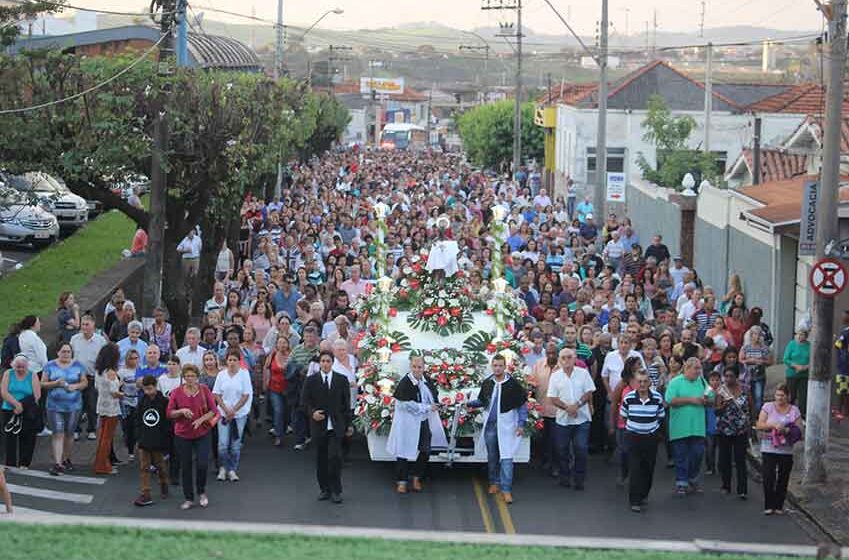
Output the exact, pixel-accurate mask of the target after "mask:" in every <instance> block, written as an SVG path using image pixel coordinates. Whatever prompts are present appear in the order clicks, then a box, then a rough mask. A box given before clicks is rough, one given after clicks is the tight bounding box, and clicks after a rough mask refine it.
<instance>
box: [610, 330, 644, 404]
mask: <svg viewBox="0 0 849 560" xmlns="http://www.w3.org/2000/svg"><path fill="white" fill-rule="evenodd" d="M618 342H619V348H618V349H617V350H616V352H609V353H608V354H607V356H605V357H604V365H603V366H602V368H601V379H602V381H604V388H605V389H607V394H608V395H612V394H613V390H614V389H615V388H616V386H617V385H619V382H620V381H621V380H622V370H624V369H625V362H626V361H627V360H628V358H639V359H640V362H642V364H643V368H645V367H646V364H645V362H644V361H643V356H642V355H641V354H640V353H639V352H637V351H636V350H634V347H633V344H634V341H633V340H631V337H630V335H628V334H621V335H619V341H618Z"/></svg>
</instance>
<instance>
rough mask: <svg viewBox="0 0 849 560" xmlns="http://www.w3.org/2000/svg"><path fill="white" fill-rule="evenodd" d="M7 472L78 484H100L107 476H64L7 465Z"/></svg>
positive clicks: (104, 481) (104, 482) (103, 482)
mask: <svg viewBox="0 0 849 560" xmlns="http://www.w3.org/2000/svg"><path fill="white" fill-rule="evenodd" d="M6 472H7V473H11V474H14V475H19V476H30V477H33V478H44V479H47V480H57V481H59V482H75V483H77V484H91V485H93V486H100V485H102V484H106V479H105V478H95V477H93V476H77V475H72V474H63V475H62V476H53V475H51V474H50V473H49V472H47V471H37V470H32V469H18V468H15V467H6Z"/></svg>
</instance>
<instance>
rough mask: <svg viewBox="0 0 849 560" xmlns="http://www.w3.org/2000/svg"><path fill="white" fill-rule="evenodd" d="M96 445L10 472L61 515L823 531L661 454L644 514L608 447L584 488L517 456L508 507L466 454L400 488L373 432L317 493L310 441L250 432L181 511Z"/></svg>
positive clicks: (559, 530) (641, 531)
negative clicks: (375, 453)
mask: <svg viewBox="0 0 849 560" xmlns="http://www.w3.org/2000/svg"><path fill="white" fill-rule="evenodd" d="M46 451H47V440H46V439H45V438H39V442H38V452H37V455H36V464H34V465H33V469H34V470H36V471H39V470H40V471H46V469H47V466H48V465H47V457H46ZM93 455H94V442H88V441H82V442H80V443H79V444H78V446H77V448H76V450H75V453H74V458H75V462H76V463H77V464H78V465H86V466H85V467H83V468H78V469H77V471H76V472H75V473H74V474H75V475H79V476H81V477H83V478H81V479H79V480H80V481H75V480H73V479H72V477H59V478H53V477H34V476H32V474H30V475H26V476H25V475H23V474H22V473H16V472H11V473H9V474H8V479H9V482H10V483H12V484H14V485H17V486H16V488H17V489H18V490H17V491H13V495H14V498H15V503H16V505H17V506H21V507H24V508H30V509H36V510H39V511H47V512H53V513H64V514H86V515H105V516H122V517H141V518H166V519H167V518H173V519H186V518H190V519H195V520H198V519H200V520H204V519H208V520H216V521H227V520H239V521H242V522H271V523H302V524H326V525H341V526H362V527H378V528H393V529H423V530H437V531H438V530H453V531H475V532H496V533H512V532H516V533H521V534H540V535H563V536H584V537H617V538H629V537H633V538H637V537H639V538H654V539H682V540H691V539H694V538H702V539H719V540H726V541H739V542H766V543H773V544H775V543H786V544H811V543H813V542H816V541H817V540H818V539H819V535H817V534H816V533H815V532H814V531H813V530H812V529H811V527H810V525H809V524H808V523H807V522H806V520H805V519H804V517H803V516H802V515H801V514H799V513H791V514H790V515H787V516H784V517H764V516H763V515H762V513H761V511H762V509H763V507H762V499H763V498H762V494H761V489H760V485H759V484H757V483H755V482H754V481H750V498H749V500H748V501H745V502H743V501H740V500H738V499H736V498H735V497H729V496H723V495H721V494H720V493H719V491H718V488H719V481H718V478H717V477H716V476H710V477H706V481H705V493H704V494H702V495H697V496H690V497H686V498H681V497H678V496H676V495H675V494H674V493H673V491H672V489H673V478H672V471H671V470H668V469H666V468H664V466H663V465H662V464H659V465H658V470H657V473H656V478H655V486H654V489H653V491H652V495H651V497H650V500H649V507H648V508H647V509H646V511H644V512H643V513H641V514H634V513H632V512H631V511H630V510H629V509H628V507H627V494H626V490H625V489H622V488H618V487H617V486H616V484H615V483H614V480H615V473H616V467H615V466H609V465H606V464H605V461H604V459H603V458H601V457H592V458H591V461H590V468H589V475H588V479H587V488H586V490H585V491H584V492H577V491H574V490H567V489H563V488H560V487H559V486H557V484H556V481H555V480H554V479H552V478H549V477H547V476H544V475H543V474H542V473H541V472H539V471H537V470H535V469H532V468H530V467H528V466H520V467H518V468H517V473H516V474H517V476H516V481H515V483H514V496H515V499H516V501H515V503H514V504H513V505H511V506H507V505H506V504H504V503H503V501H501V500H500V499H495V498H494V497H491V496H488V495H486V494H485V487H486V479H485V475H483V473H482V470H481V469H480V468H477V467H475V466H468V465H467V466H462V467H455V468H451V469H449V468H445V467H444V466H442V465H432V472H431V477H430V480H428V481H427V483H426V486H425V491H424V492H423V493H422V494H408V495H405V496H399V495H397V494H396V493H395V491H394V483H393V478H394V477H393V466H392V465H391V464H389V463H373V462H371V461H370V460H369V459H368V452H367V450H366V447H365V444H364V442H360V443H359V445H356V446H355V450H354V457H353V463H352V465H351V466H349V467H346V469H345V471H344V475H343V485H344V497H345V503H344V504H342V505H333V504H331V503H329V502H318V501H317V500H316V497H317V493H318V489H317V486H316V482H315V475H314V456H313V453H312V452H311V451H309V450H308V451H306V452H296V451H293V450H292V449H291V447H287V448H285V449H277V448H274V447H272V446H271V445H270V442H269V441H268V439H266V438H265V437H259V436H258V437H254V438H249V440H248V442H247V444H246V445H245V447H244V448H243V455H242V466H241V469H240V472H239V474H240V476H241V481H240V482H238V483H222V482H217V481H215V480H214V479H213V476H214V473H212V472H210V482H209V485H208V494H209V497H210V507H209V508H208V509H206V510H202V509H199V508H195V509H193V510H191V511H190V512H183V511H180V510H179V507H178V506H179V504H180V502H181V501H182V495H181V492H180V490H179V488H178V487H172V497H171V498H170V499H169V500H167V501H166V502H164V503H162V502H159V501H158V500H157V503H156V504H155V505H153V506H150V507H146V508H138V507H135V506H133V505H132V503H131V502H132V500H133V499H134V498H135V497H136V496H137V494H138V491H139V490H138V483H139V477H138V470H137V468H138V467H137V464H135V463H133V464H129V465H125V466H123V467H121V469H120V470H121V472H120V473H119V474H118V475H116V476H112V477H98V478H97V479H95V478H94V477H92V476H91V475H90V470H89V467H88V466H89V465H91V464H92V459H93ZM659 463H660V462H659ZM36 474H37V473H36ZM94 481H98V482H97V483H95V482H94ZM154 487H155V485H154ZM45 490H47V491H48V492H46V493H45V492H44V491H45ZM33 494H36V495H33ZM154 494H155V495H154V499H157V498H158V496H156V492H155V493H154ZM69 496H70V498H69Z"/></svg>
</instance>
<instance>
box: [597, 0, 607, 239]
mask: <svg viewBox="0 0 849 560" xmlns="http://www.w3.org/2000/svg"><path fill="white" fill-rule="evenodd" d="M607 2H608V0H601V24H600V25H599V42H598V45H599V53H598V68H599V77H598V124H597V126H596V128H597V129H598V131H597V133H596V147H595V169H596V188H595V194H594V196H593V209H594V210H595V212H596V216H599V220H600V221H599V223H602V222H603V221H604V220H605V219H606V216H607V212H606V211H605V204H606V202H607V33H608V31H609V27H610V22H609V21H608V5H607Z"/></svg>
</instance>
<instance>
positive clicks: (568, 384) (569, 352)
mask: <svg viewBox="0 0 849 560" xmlns="http://www.w3.org/2000/svg"><path fill="white" fill-rule="evenodd" d="M576 359H577V354H576V353H575V350H573V349H571V348H564V349H563V350H561V351H560V354H559V357H558V364H559V366H560V368H559V369H558V370H557V371H555V372H554V373H553V374H552V375H551V379H550V380H549V382H548V392H547V397H548V399H549V403H550V404H551V405H553V406H554V407H556V408H557V414H556V416H555V420H554V422H555V427H554V437H555V442H556V446H557V456H558V460H559V461H560V485H561V486H563V487H564V488H569V487H571V486H572V483H573V476H574V487H575V490H583V489H584V480H585V478H586V474H587V454H588V449H589V437H590V421H591V420H592V413H591V412H590V407H589V402H590V400H591V399H592V395H593V393H594V392H595V389H596V387H595V383H594V382H593V379H592V377H591V376H590V372H588V371H587V370H586V369H584V368H579V367H575V360H576ZM573 453H574V455H575V462H574V466H573V465H572V454H573Z"/></svg>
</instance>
